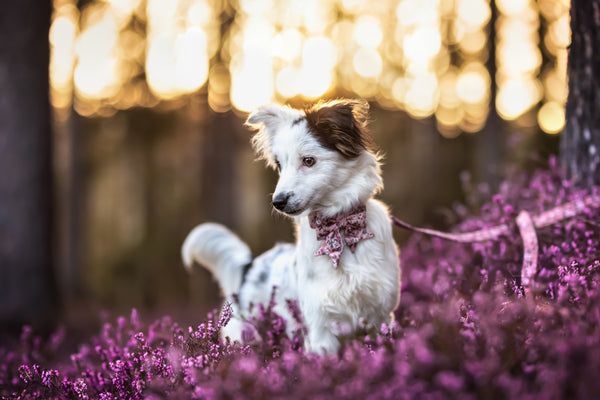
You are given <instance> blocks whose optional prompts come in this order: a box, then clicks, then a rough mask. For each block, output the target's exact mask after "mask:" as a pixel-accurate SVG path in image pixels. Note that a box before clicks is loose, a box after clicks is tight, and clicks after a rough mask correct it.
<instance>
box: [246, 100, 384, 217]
mask: <svg viewBox="0 0 600 400" xmlns="http://www.w3.org/2000/svg"><path fill="white" fill-rule="evenodd" d="M368 109H369V106H368V103H366V102H364V101H358V100H337V101H333V102H329V103H320V104H317V105H315V106H313V107H312V108H309V109H306V110H296V109H293V108H290V107H286V106H277V105H268V106H264V107H261V108H259V109H258V110H256V111H254V112H253V113H252V114H251V115H250V116H249V117H248V120H247V121H246V125H247V126H249V127H250V128H252V129H256V130H257V131H258V132H257V133H256V134H255V135H254V137H253V138H252V143H253V145H254V147H255V149H256V151H257V153H258V154H259V156H260V157H261V158H263V159H265V160H266V162H267V164H268V165H269V166H271V167H273V168H275V169H276V170H278V171H279V181H278V183H277V187H276V188H275V192H274V193H273V206H274V207H275V208H276V209H277V210H279V211H281V212H283V213H285V214H288V215H291V216H296V215H307V214H309V213H311V212H313V211H320V212H322V213H324V214H329V215H334V214H337V213H339V212H343V211H347V210H348V209H350V208H352V207H354V206H356V205H357V204H360V203H364V202H365V201H366V200H367V199H368V198H369V197H370V196H371V195H372V194H373V193H374V192H376V191H377V190H379V189H380V188H381V187H382V181H381V176H380V174H381V170H380V166H379V162H378V157H377V155H376V154H375V153H374V152H373V150H372V146H371V141H370V138H369V133H368V130H367V117H368Z"/></svg>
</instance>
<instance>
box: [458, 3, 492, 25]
mask: <svg viewBox="0 0 600 400" xmlns="http://www.w3.org/2000/svg"><path fill="white" fill-rule="evenodd" d="M456 12H457V14H458V18H460V20H461V21H463V22H464V23H465V25H466V26H467V29H468V31H475V30H477V29H480V28H481V27H482V26H484V25H485V24H487V23H488V21H489V20H490V17H491V15H492V12H491V10H490V5H489V3H487V2H485V1H483V0H459V1H458V7H457V10H456Z"/></svg>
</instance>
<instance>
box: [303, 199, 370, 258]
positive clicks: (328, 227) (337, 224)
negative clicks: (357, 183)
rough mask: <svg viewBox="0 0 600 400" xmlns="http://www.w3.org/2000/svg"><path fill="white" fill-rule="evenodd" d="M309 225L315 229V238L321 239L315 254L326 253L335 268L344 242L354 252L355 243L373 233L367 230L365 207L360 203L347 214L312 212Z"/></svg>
mask: <svg viewBox="0 0 600 400" xmlns="http://www.w3.org/2000/svg"><path fill="white" fill-rule="evenodd" d="M309 223H310V227H311V228H313V229H315V230H316V231H317V240H322V241H323V243H321V247H319V249H318V250H317V251H315V256H320V255H323V254H326V255H328V256H329V257H330V258H331V261H332V262H333V268H337V267H338V264H339V262H340V257H341V256H342V251H343V250H344V243H345V244H346V245H347V246H348V247H349V248H350V251H351V252H353V253H354V250H355V249H356V245H357V244H358V242H359V241H360V240H362V239H369V238H372V237H373V236H375V235H373V233H371V232H369V231H367V208H366V207H365V206H364V205H361V206H359V207H357V208H355V209H353V210H351V211H350V212H348V213H347V214H341V215H335V216H333V217H324V216H323V215H321V213H318V212H317V213H315V214H312V215H311V216H310V218H309Z"/></svg>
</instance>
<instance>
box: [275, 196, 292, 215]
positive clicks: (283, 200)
mask: <svg viewBox="0 0 600 400" xmlns="http://www.w3.org/2000/svg"><path fill="white" fill-rule="evenodd" d="M291 195H292V194H291V193H290V192H285V193H279V194H278V195H277V196H275V197H273V207H275V208H276V209H278V210H279V211H283V210H284V209H285V206H287V203H288V200H289V199H290V197H291Z"/></svg>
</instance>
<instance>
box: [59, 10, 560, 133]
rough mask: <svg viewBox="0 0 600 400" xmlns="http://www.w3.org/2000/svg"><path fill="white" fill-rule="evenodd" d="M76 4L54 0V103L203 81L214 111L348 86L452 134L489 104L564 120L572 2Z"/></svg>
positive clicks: (132, 99) (96, 106)
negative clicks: (492, 62)
mask: <svg viewBox="0 0 600 400" xmlns="http://www.w3.org/2000/svg"><path fill="white" fill-rule="evenodd" d="M76 4H77V3H76V2H75V1H74V0H54V15H53V20H52V28H51V30H50V34H49V42H50V46H51V62H50V83H51V100H52V104H53V106H54V107H55V109H56V110H58V111H60V110H70V106H71V105H72V104H73V105H74V108H75V111H76V112H79V113H80V114H83V115H94V114H99V115H100V114H102V115H104V114H106V113H107V112H110V110H117V109H126V108H130V107H135V106H142V107H151V106H154V105H156V104H158V103H159V102H169V101H172V100H174V99H177V98H182V97H183V98H185V97H184V96H186V95H189V94H192V93H197V92H200V93H204V94H205V95H206V96H207V99H208V104H209V105H210V107H211V108H212V109H213V110H214V111H217V112H224V111H227V110H230V109H231V108H234V109H237V110H240V111H250V110H252V109H254V108H256V107H258V106H260V105H262V104H265V103H268V102H273V101H277V102H286V101H289V100H292V99H296V100H298V99H300V100H302V99H304V100H314V99H317V98H320V97H335V96H338V95H339V93H343V95H344V96H347V95H352V94H354V95H356V96H362V97H366V98H367V99H368V100H370V101H374V102H379V103H380V104H381V105H382V106H384V107H385V108H388V109H398V110H403V111H405V112H407V113H408V114H409V115H410V116H412V117H415V118H427V117H430V116H434V117H435V118H436V120H437V125H438V127H439V129H440V133H441V134H442V135H444V136H447V137H454V136H456V135H457V134H459V133H460V132H461V131H466V132H477V131H479V130H481V129H483V127H484V126H485V124H486V120H487V117H488V115H489V113H490V110H491V107H495V108H496V111H497V112H498V114H499V115H500V117H502V118H504V119H506V120H509V121H514V122H515V123H516V124H521V123H525V122H522V121H525V120H526V118H525V116H526V115H527V114H528V113H529V112H530V111H531V110H535V111H534V112H535V113H536V114H537V121H538V125H539V127H540V128H541V129H542V130H543V131H545V132H547V133H556V132H559V131H560V130H561V129H562V125H561V121H564V104H565V103H566V98H567V79H566V74H567V71H566V62H567V50H566V49H567V47H568V45H569V43H570V30H569V16H568V12H569V4H568V2H567V1H565V0H539V1H533V0H498V1H496V2H490V1H489V0H453V1H450V0H382V1H378V2H366V1H362V0H305V1H291V0H288V1H274V0H241V1H239V2H237V1H236V2H234V1H229V0H225V1H219V2H215V1H211V0H123V1H120V0H119V1H117V0H92V1H90V2H88V3H86V5H85V6H84V7H82V8H81V9H80V8H78V7H77V6H76ZM493 7H496V11H497V12H496V15H497V18H496V20H495V28H496V29H495V30H494V31H495V36H494V37H492V38H490V36H489V34H490V31H491V30H490V23H491V22H492V11H493V10H492V8H493ZM491 51H494V52H495V65H494V66H493V67H494V68H493V71H494V76H491V74H490V67H491V66H490V65H489V61H488V60H489V59H490V52H491ZM494 85H495V86H496V87H495V88H493V86H494ZM491 93H495V96H496V97H495V98H494V99H492V98H491ZM560 110H562V111H560ZM560 112H562V117H561V116H560ZM530 114H531V113H530ZM529 120H530V118H529V119H527V121H529ZM562 124H563V125H564V122H563V123H562Z"/></svg>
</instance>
